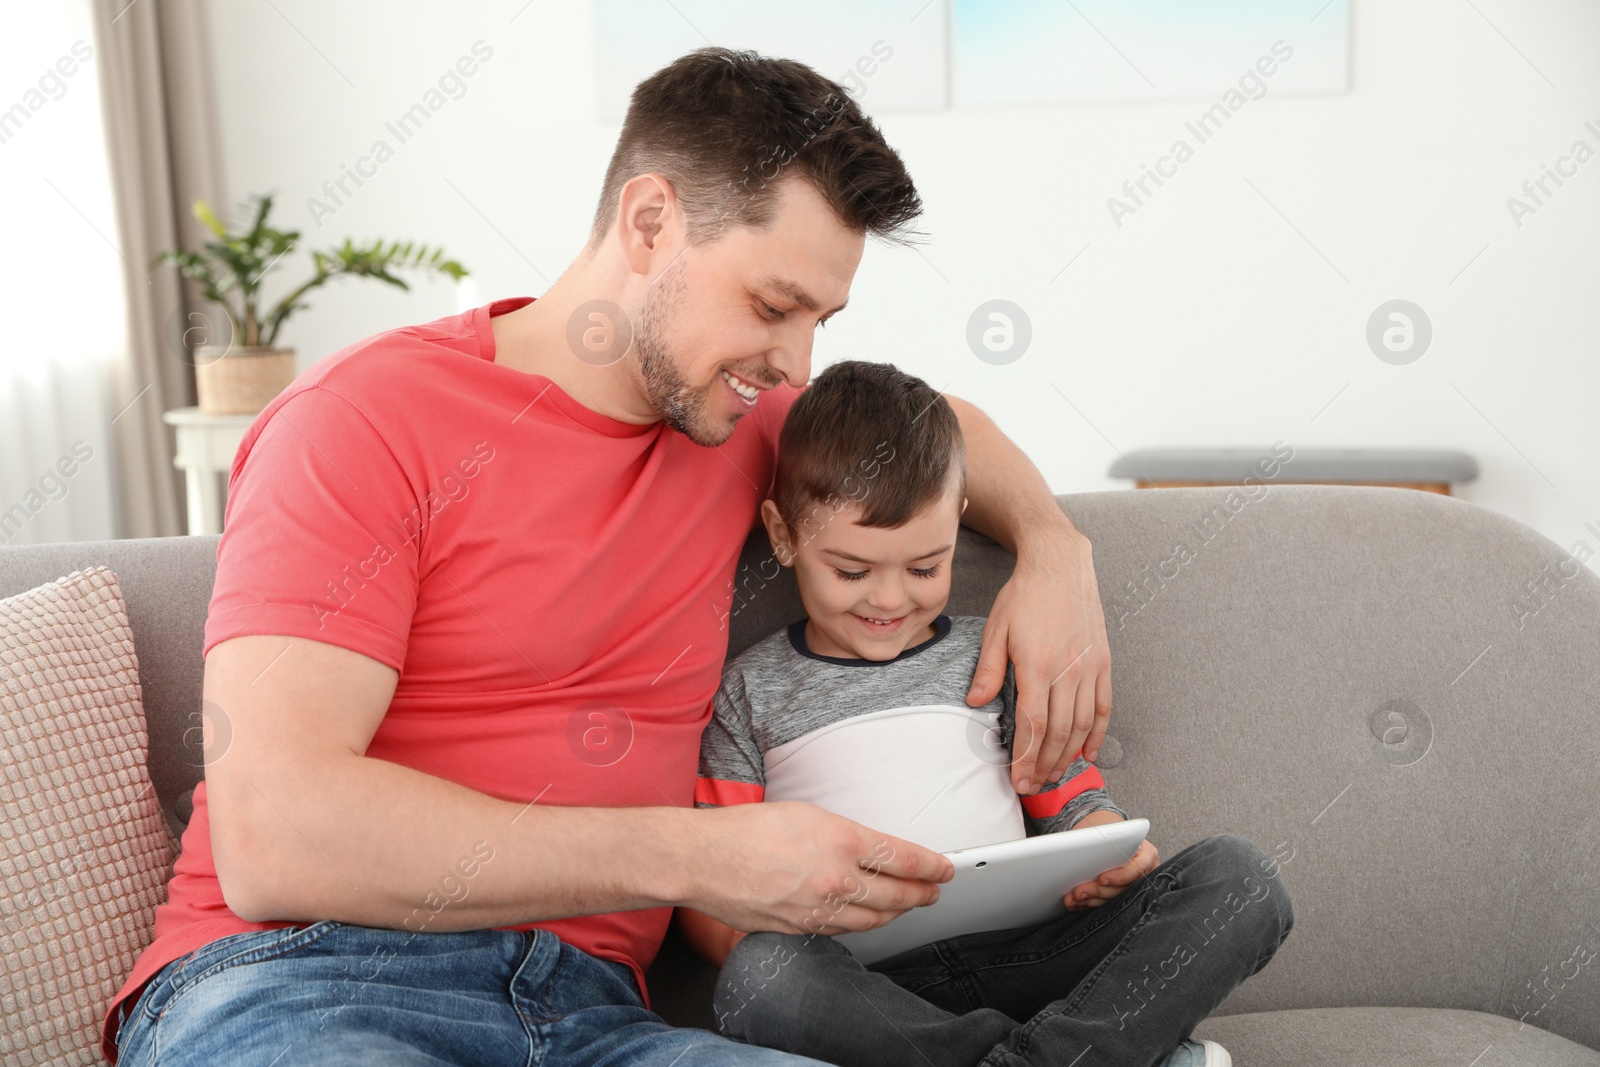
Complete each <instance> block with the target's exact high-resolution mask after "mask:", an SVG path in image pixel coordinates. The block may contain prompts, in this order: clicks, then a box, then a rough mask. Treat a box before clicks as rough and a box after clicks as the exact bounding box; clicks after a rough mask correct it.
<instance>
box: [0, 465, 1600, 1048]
mask: <svg viewBox="0 0 1600 1067" xmlns="http://www.w3.org/2000/svg"><path fill="white" fill-rule="evenodd" d="M1058 500H1059V501H1060V503H1061V505H1062V506H1063V508H1064V509H1065V510H1066V512H1067V513H1068V514H1069V515H1070V516H1071V517H1072V519H1073V521H1074V522H1075V523H1076V524H1077V525H1078V527H1079V528H1080V529H1081V530H1083V532H1084V533H1085V534H1086V535H1087V536H1088V537H1089V539H1090V541H1091V542H1092V543H1093V545H1094V555H1095V566H1096V570H1097V574H1098V576H1099V580H1100V588H1101V596H1102V600H1103V602H1104V604H1105V608H1106V618H1107V626H1108V630H1109V637H1110V642H1111V649H1112V662H1113V674H1112V677H1113V684H1114V711H1113V714H1112V719H1111V729H1110V737H1111V740H1110V741H1109V742H1108V744H1107V745H1106V749H1105V751H1104V752H1103V754H1102V760H1101V764H1102V767H1103V768H1104V770H1105V775H1106V779H1107V782H1108V784H1109V787H1110V789H1111V791H1112V794H1113V795H1114V796H1115V797H1116V798H1117V799H1118V800H1119V802H1120V803H1122V805H1123V806H1124V807H1126V808H1128V810H1129V811H1130V812H1132V813H1133V814H1135V815H1138V816H1144V817H1148V818H1149V819H1150V820H1151V822H1152V830H1151V838H1152V840H1153V841H1154V842H1155V844H1156V845H1157V846H1158V848H1159V849H1160V851H1161V854H1162V855H1163V856H1171V855H1173V854H1175V853H1176V852H1177V851H1178V850H1180V849H1181V848H1183V847H1184V846H1185V845H1187V844H1189V843H1191V842H1193V841H1195V840H1197V839H1199V838H1201V837H1204V836H1207V835H1209V834H1213V833H1221V832H1233V833H1238V834H1242V835H1244V836H1246V837H1249V838H1250V839H1252V840H1253V841H1255V842H1256V844H1257V845H1258V846H1260V847H1261V849H1262V850H1263V851H1264V852H1266V853H1267V854H1268V855H1269V856H1275V857H1277V858H1278V863H1279V869H1280V871H1281V875H1282V878H1283V879H1284V883H1285V884H1286V885H1287V887H1288V889H1289V891H1290V893H1291V895H1292V897H1293V899H1294V903H1295V912H1296V916H1297V918H1296V925H1295V930H1294V932H1293V934H1292V935H1291V936H1290V938H1289V940H1288V942H1287V943H1286V945H1285V946H1284V948H1283V950H1282V951H1281V952H1280V953H1279V956H1278V958H1277V959H1276V960H1274V961H1273V963H1272V964H1271V965H1270V967H1269V969H1268V970H1267V971H1266V972H1264V974H1263V976H1262V977H1261V978H1260V979H1258V980H1255V981H1252V982H1248V983H1246V984H1245V986H1244V987H1242V988H1241V989H1240V990H1239V991H1238V992H1237V993H1236V994H1235V995H1234V996H1233V997H1231V998H1230V999H1229V1000H1228V1001H1227V1002H1226V1004H1225V1005H1224V1006H1223V1008H1222V1011H1223V1012H1240V1011H1256V1010H1267V1009H1271V1008H1291V1007H1317V1006H1341V1005H1392V1006H1434V1007H1455V1008H1468V1009H1476V1010H1481V1011H1489V1012H1494V1013H1497V1014H1500V1015H1505V1016H1510V1017H1513V1018H1519V1017H1520V1018H1525V1019H1526V1021H1527V1022H1528V1023H1529V1024H1531V1025H1535V1026H1539V1027H1542V1028H1544V1029H1548V1030H1552V1031H1554V1032H1556V1033H1559V1034H1562V1035H1564V1036H1566V1037H1569V1038H1572V1039H1574V1040H1577V1041H1580V1042H1583V1043H1585V1044H1588V1045H1591V1046H1600V927H1597V926H1596V925H1595V923H1594V922H1593V916H1592V915H1591V912H1592V910H1593V909H1592V901H1593V899H1594V891H1593V886H1594V885H1595V883H1596V879H1597V877H1600V855H1597V852H1600V834H1597V833H1596V832H1595V829H1596V825H1595V824H1596V821H1597V819H1600V816H1597V814H1596V808H1597V805H1596V803H1595V802H1596V800H1597V798H1600V769H1597V766H1596V761H1595V754H1596V753H1597V752H1600V681H1597V678H1600V579H1596V577H1595V576H1594V574H1593V573H1592V572H1590V571H1589V570H1588V569H1587V568H1585V567H1582V566H1579V565H1577V563H1575V562H1573V561H1572V560H1571V558H1570V557H1568V556H1567V555H1566V553H1565V552H1563V551H1562V550H1561V549H1560V548H1558V547H1557V546H1556V545H1554V544H1553V543H1552V542H1550V541H1549V540H1547V539H1545V538H1544V537H1542V536H1541V535H1539V534H1537V533H1535V532H1534V531H1532V530H1530V529H1528V528H1527V527H1525V526H1522V525H1520V524H1518V523H1516V522H1514V521H1512V520H1510V519H1507V518H1505V517H1503V516H1500V515H1498V514H1495V513H1494V512H1491V511H1488V510H1485V509H1483V508H1479V507H1475V506H1472V505H1470V504H1467V503H1464V502H1462V501H1459V500H1454V499H1449V498H1444V497H1439V496H1436V495H1434V494H1430V493H1421V492H1414V491H1410V490H1401V489H1357V488H1347V487H1334V486H1294V485H1283V486H1272V487H1270V488H1261V487H1258V488H1257V489H1256V490H1255V493H1254V499H1251V498H1249V497H1244V496H1241V495H1240V493H1239V492H1238V491H1236V490H1225V489H1162V490H1142V491H1137V492H1135V491H1124V492H1112V493H1093V494H1083V495H1074V496H1063V497H1059V498H1058ZM1591 550H1592V547H1591V546H1583V547H1582V550H1581V552H1580V553H1579V554H1583V555H1585V556H1586V554H1587V552H1588V551H1591ZM215 551H216V538H214V537H185V538H168V539H162V540H148V541H122V542H104V543H85V544H63V545H50V546H38V547H25V548H24V547H12V548H7V549H3V550H0V595H9V594H11V593H15V592H19V591H21V590H24V589H27V588H31V587H32V586H35V585H38V584H41V583H42V582H45V581H49V580H51V579H54V578H56V577H59V576H60V575H62V574H65V573H67V572H69V571H71V570H73V569H76V568H78V567H83V566H87V565H90V564H94V563H104V564H107V565H108V566H110V567H112V568H113V569H114V570H115V571H116V572H117V574H118V576H119V578H120V580H121V583H122V589H123V593H124V596H125V597H126V598H127V600H128V610H129V618H130V622H131V624H132V627H133V630H134V640H135V645H136V647H137V649H138V652H139V657H140V676H141V680H142V681H143V683H144V697H145V707H146V714H147V718H148V720H149V724H150V732H151V739H152V748H151V755H150V767H151V776H152V778H153V779H154V781H155V785H156V788H157V791H158V793H159V794H160V796H161V800H162V804H163V806H164V808H165V809H166V811H167V812H168V817H169V821H171V822H173V824H174V826H175V828H177V827H181V826H182V824H183V823H184V822H185V821H186V820H187V817H188V814H189V811H188V808H187V800H188V795H189V791H190V790H192V788H193V786H194V784H195V783H196V782H197V781H198V780H199V779H200V777H201V762H200V737H201V734H200V731H199V729H198V727H199V724H200V719H199V709H200V678H201V668H202V663H201V660H200V654H199V650H200V645H201V634H202V630H203V625H204V616H205V609H206V604H207V599H208V596H209V591H210V586H211V582H212V578H213V575H214V568H215ZM1011 562H1012V561H1011V557H1010V555H1009V554H1008V553H1007V552H1006V551H1005V550H1004V549H1002V548H1001V547H1000V546H998V545H996V544H995V543H994V542H992V541H990V540H989V539H988V538H985V537H983V536H982V535H980V534H977V533H974V532H973V531H971V530H967V529H965V528H963V529H962V531H961V535H960V539H959V541H958V547H957V554H956V562H955V566H954V586H953V589H952V595H951V601H950V605H949V607H948V609H947V610H948V611H949V612H950V613H951V614H957V615H982V614H986V613H987V612H988V610H989V607H990V605H991V604H992V602H993V600H994V597H995V595H996V593H997V592H998V590H999V588H1000V586H1001V585H1002V584H1003V583H1004V582H1005V580H1006V578H1007V577H1008V576H1009V574H1010V570H1011ZM800 614H801V607H800V601H799V598H798V596H797V594H796V592H795V588H794V584H793V580H792V578H791V576H790V572H789V571H787V570H781V569H779V568H777V567H776V566H775V565H774V564H773V563H772V561H771V554H770V551H769V549H768V546H767V543H766V538H765V536H764V534H762V533H761V532H759V531H754V532H752V534H751V536H750V538H749V541H748V542H747V544H746V546H745V550H744V555H743V558H742V560H741V564H740V569H739V571H738V573H737V575H736V579H735V596H734V601H733V612H732V614H731V615H730V618H729V626H730V638H729V654H730V655H735V654H737V653H738V652H740V651H742V650H743V649H744V648H746V647H748V646H749V645H751V644H753V643H754V642H755V641H757V640H759V639H760V638H761V637H763V636H765V635H766V634H768V633H771V632H772V631H774V630H776V629H777V628H778V627H779V626H782V625H784V624H786V623H788V622H790V621H792V620H793V619H795V618H798V617H799V616H800Z"/></svg>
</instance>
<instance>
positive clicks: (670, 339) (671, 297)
mask: <svg viewBox="0 0 1600 1067" xmlns="http://www.w3.org/2000/svg"><path fill="white" fill-rule="evenodd" d="M775 188H776V189H777V193H776V201H777V202H776V207H775V211H774V217H773V220H772V222H771V223H770V225H769V226H768V227H767V228H766V229H764V230H754V229H751V228H749V227H746V226H741V225H738V224H732V223H730V224H729V225H728V227H727V229H726V230H725V231H724V232H723V234H722V236H721V237H720V238H718V239H716V240H714V241H712V242H711V243H709V244H701V245H697V246H691V247H690V248H688V249H687V250H686V251H685V252H684V253H683V254H682V255H681V256H679V257H678V258H677V259H676V260H674V261H673V262H672V263H671V265H669V266H668V267H667V268H666V269H665V270H664V271H662V273H661V274H660V275H659V276H658V277H657V278H656V280H655V281H654V283H652V285H651V287H650V289H649V290H648V292H647V293H646V296H645V299H644V303H643V306H642V308H641V309H640V311H639V314H638V316H637V322H636V324H635V333H634V345H635V351H636V352H637V354H638V363H637V366H638V372H637V373H638V377H639V381H640V386H641V389H642V390H643V392H644V394H645V396H646V398H647V399H648V400H649V401H650V404H651V406H652V407H654V408H655V410H656V411H657V412H658V413H659V414H660V415H661V417H662V419H663V420H664V421H665V422H666V423H667V425H669V426H671V427H672V428H673V429H675V430H678V431H679V432H680V433H683V434H684V435H686V436H687V437H689V438H690V439H691V440H693V441H694V442H695V443H696V444H701V445H705V446H707V447H715V446H717V445H720V444H721V443H722V442H724V441H726V440H727V439H728V437H729V436H730V435H731V434H732V433H733V428H734V426H735V425H736V424H737V423H738V421H739V418H740V417H741V416H743V415H747V414H749V413H750V412H752V411H754V410H755V409H756V406H757V405H758V404H760V403H761V400H760V392H759V391H760V390H766V389H770V388H771V387H773V386H775V385H777V384H778V383H779V382H780V381H787V382H788V383H789V384H790V385H792V386H794V387H796V388H800V387H802V386H804V385H805V384H806V383H807V382H808V381H810V380H811V342H812V339H813V336H814V334H815V332H816V330H817V328H818V325H819V324H820V323H822V322H825V321H826V320H827V319H828V318H829V317H830V316H831V315H833V314H834V312H836V311H838V310H840V309H841V308H843V307H844V304H845V301H846V299H847V298H848V297H849V295H850V281H851V279H852V278H854V277H855V272H856V267H857V266H858V265H859V264H860V263H861V253H862V250H863V248H864V246H865V236H864V235H863V234H859V233H855V232H853V231H851V230H850V229H848V228H847V227H846V226H845V225H844V224H843V223H841V222H840V221H839V220H838V218H837V217H836V216H835V215H834V213H833V211H832V209H830V208H829V207H828V205H827V204H826V203H825V202H824V201H823V199H822V197H821V196H820V195H818V193H817V192H816V190H814V189H813V188H812V187H811V186H810V185H809V184H807V183H806V182H805V181H802V180H798V179H794V178H790V179H787V180H784V181H782V182H781V183H780V184H778V185H777V186H776V187H775ZM730 375H731V376H732V377H733V378H735V379H738V380H737V381H731V380H730V378H729V376H730ZM741 389H742V390H744V391H745V392H746V393H751V392H754V394H755V395H754V399H746V398H745V397H744V396H741V395H740V393H739V390H741Z"/></svg>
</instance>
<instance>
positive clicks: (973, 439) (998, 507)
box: [945, 394, 1083, 563]
mask: <svg viewBox="0 0 1600 1067" xmlns="http://www.w3.org/2000/svg"><path fill="white" fill-rule="evenodd" d="M945 399H946V400H948V401H949V402H950V406H951V407H952V408H954V409H955V413H956V416H957V418H958V419H959V420H960V422H961V434H962V436H963V437H964V438H965V439H966V444H967V510H966V512H965V514H963V515H962V517H961V521H962V523H963V524H964V525H966V526H970V527H971V528H972V529H974V530H977V531H978V532H979V533H981V534H984V535H985V536H987V537H990V538H993V539H994V540H995V541H997V542H999V543H1000V544H1001V545H1003V546H1005V548H1006V549H1007V550H1009V551H1010V552H1011V553H1012V554H1013V555H1014V556H1016V557H1017V560H1018V562H1019V563H1021V562H1023V561H1025V560H1026V561H1029V562H1034V561H1038V562H1044V558H1045V556H1046V555H1047V553H1046V552H1045V551H1044V550H1045V549H1046V548H1047V547H1049V546H1051V545H1054V544H1059V542H1060V541H1062V540H1072V539H1074V538H1082V536H1083V535H1082V534H1081V533H1079V532H1078V529H1077V527H1075V526H1074V525H1073V524H1072V520H1070V519H1068V518H1067V516H1066V513H1065V512H1063V511H1062V510H1061V505H1060V504H1059V503H1058V502H1057V501H1056V498H1055V496H1054V495H1053V494H1052V493H1051V492H1050V486H1049V484H1048V483H1047V482H1046V481H1045V480H1044V475H1042V474H1040V473H1039V468H1038V467H1036V466H1034V464H1033V461H1032V460H1030V459H1029V458H1028V457H1027V455H1026V454H1025V453H1024V452H1023V451H1022V450H1021V449H1020V448H1018V447H1017V446H1016V445H1015V444H1014V443H1013V442H1012V441H1011V439H1010V438H1009V437H1007V436H1006V435H1005V434H1003V433H1001V432H1000V428H999V427H998V426H996V425H995V423H994V420H993V419H991V418H989V416H987V415H985V414H984V413H983V412H982V411H980V410H979V409H978V408H976V407H975V406H973V405H972V404H969V403H968V402H967V401H965V400H962V399H961V398H960V397H955V396H950V395H949V394H946V395H945Z"/></svg>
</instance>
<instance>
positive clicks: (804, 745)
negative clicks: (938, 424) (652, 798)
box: [695, 615, 1127, 852]
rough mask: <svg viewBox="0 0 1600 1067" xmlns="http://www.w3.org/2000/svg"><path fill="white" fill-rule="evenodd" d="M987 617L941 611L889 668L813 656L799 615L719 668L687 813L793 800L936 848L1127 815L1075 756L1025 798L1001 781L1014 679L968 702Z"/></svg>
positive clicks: (1012, 724) (1010, 675)
mask: <svg viewBox="0 0 1600 1067" xmlns="http://www.w3.org/2000/svg"><path fill="white" fill-rule="evenodd" d="M984 622H985V620H984V619H983V618H982V617H981V616H967V615H960V616H955V617H951V616H948V615H940V616H939V617H938V618H937V619H936V620H935V621H934V635H933V636H932V637H930V638H928V639H927V640H926V641H923V642H922V643H921V644H918V645H914V646H912V647H910V648H907V649H905V650H904V651H902V652H901V653H900V654H899V655H898V656H896V657H895V658H894V659H892V660H864V659H844V658H840V657H835V656H823V655H819V654H817V653H814V652H812V651H811V650H810V649H809V648H807V647H806V640H805V625H806V620H805V619H803V618H802V619H800V620H798V621H797V622H794V623H791V624H790V625H789V626H788V627H786V628H785V629H783V630H779V631H778V632H777V633H775V634H772V635H771V636H769V637H767V638H765V639H763V640H762V641H760V642H759V643H757V644H755V645H753V646H751V647H750V648H749V649H747V650H746V651H745V652H744V653H743V654H741V655H740V656H738V657H737V658H736V659H734V660H733V661H732V662H731V663H729V664H727V666H726V667H725V668H724V669H723V672H722V683H721V685H720V686H719V688H718V690H717V694H716V696H715V698H714V700H713V707H712V716H711V721H710V722H709V723H708V724H707V725H706V730H705V733H704V734H703V735H702V738H701V742H700V770H699V777H698V779H697V781H696V782H695V806H696V807H701V808H708V807H722V806H725V805H730V804H749V803H756V802H759V801H762V800H804V801H809V802H810V803H813V804H816V805H817V806H818V807H821V808H825V809H826V810H828V811H831V812H833V813H835V814H837V815H842V816H845V817H846V818H849V819H853V820H855V821H856V822H859V823H861V824H863V825H865V826H869V827H871V828H872V829H874V830H878V831H880V832H882V833H886V834H891V835H894V836H896V837H901V838H904V839H906V840H908V841H914V842H916V843H917V844H920V845H924V846H926V847H928V848H931V849H934V850H936V851H940V852H950V851H953V850H955V849H959V848H969V847H972V846H975V845H983V844H989V843H992V842H996V841H1013V840H1016V839H1017V838H1021V837H1026V836H1031V835H1035V834H1045V833H1054V832H1056V831H1058V830H1066V829H1070V828H1071V827H1072V826H1073V824H1075V823H1076V822H1077V821H1078V820H1079V819H1081V818H1083V816H1085V815H1087V814H1088V813H1089V812H1091V811H1094V810H1096V809H1105V810H1109V811H1114V812H1116V813H1117V814H1119V815H1121V816H1122V817H1123V818H1127V813H1126V812H1125V811H1123V810H1122V809H1121V808H1120V807H1118V806H1117V805H1116V804H1115V803H1113V802H1112V800H1111V798H1110V796H1109V795H1108V794H1107V793H1106V788H1105V779H1104V778H1102V777H1101V775H1100V771H1099V769H1098V768H1096V767H1095V766H1094V765H1093V764H1091V763H1089V762H1087V761H1086V760H1084V758H1083V755H1082V753H1079V754H1078V756H1077V758H1076V759H1074V760H1073V762H1072V766H1071V767H1070V768H1069V769H1068V771H1067V773H1066V774H1064V775H1063V776H1062V778H1061V781H1060V782H1056V783H1047V784H1046V786H1045V787H1044V788H1043V789H1041V790H1040V791H1039V792H1038V793H1036V794H1033V795H1032V796H1027V797H1019V796H1018V795H1017V794H1016V792H1015V790H1013V789H1012V787H1011V772H1010V765H1011V741H1012V737H1013V735H1014V733H1015V728H1016V676H1015V671H1014V669H1013V667H1012V666H1011V665H1010V664H1007V666H1006V676H1005V681H1004V683H1003V684H1002V686H1001V691H1000V695H999V696H997V697H996V698H995V699H994V700H992V701H990V702H989V703H988V704H986V705H984V706H982V707H978V708H972V707H968V706H967V702H966V694H967V690H968V689H969V688H970V687H971V684H972V674H973V672H974V671H975V670H976V669H977V666H978V652H979V649H980V646H981V644H982V638H983V628H984Z"/></svg>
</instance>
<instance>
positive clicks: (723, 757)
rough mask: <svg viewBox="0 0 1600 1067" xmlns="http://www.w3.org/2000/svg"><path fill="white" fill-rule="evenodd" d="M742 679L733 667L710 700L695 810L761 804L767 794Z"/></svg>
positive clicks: (695, 788) (695, 787)
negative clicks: (709, 712) (709, 714)
mask: <svg viewBox="0 0 1600 1067" xmlns="http://www.w3.org/2000/svg"><path fill="white" fill-rule="evenodd" d="M753 723H754V718H753V715H752V709H751V707H750V701H749V699H748V697H747V694H746V690H745V686H744V679H743V676H742V675H741V674H740V673H739V671H738V670H737V669H736V668H733V667H729V668H728V669H727V670H725V671H724V672H723V674H722V684H721V685H719V686H718V687H717V692H716V695H715V696H714V697H712V699H711V720H710V722H708V723H707V724H706V729H705V733H703V734H701V736H700V770H699V774H698V776H697V777H696V778H695V783H694V806H695V807H697V808H721V807H727V806H729V805H731V804H758V803H760V802H761V799H762V797H763V796H764V795H765V794H766V785H767V765H766V760H765V759H764V758H763V756H762V753H761V745H760V743H759V742H758V741H757V740H756V736H755V729H754V726H753Z"/></svg>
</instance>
